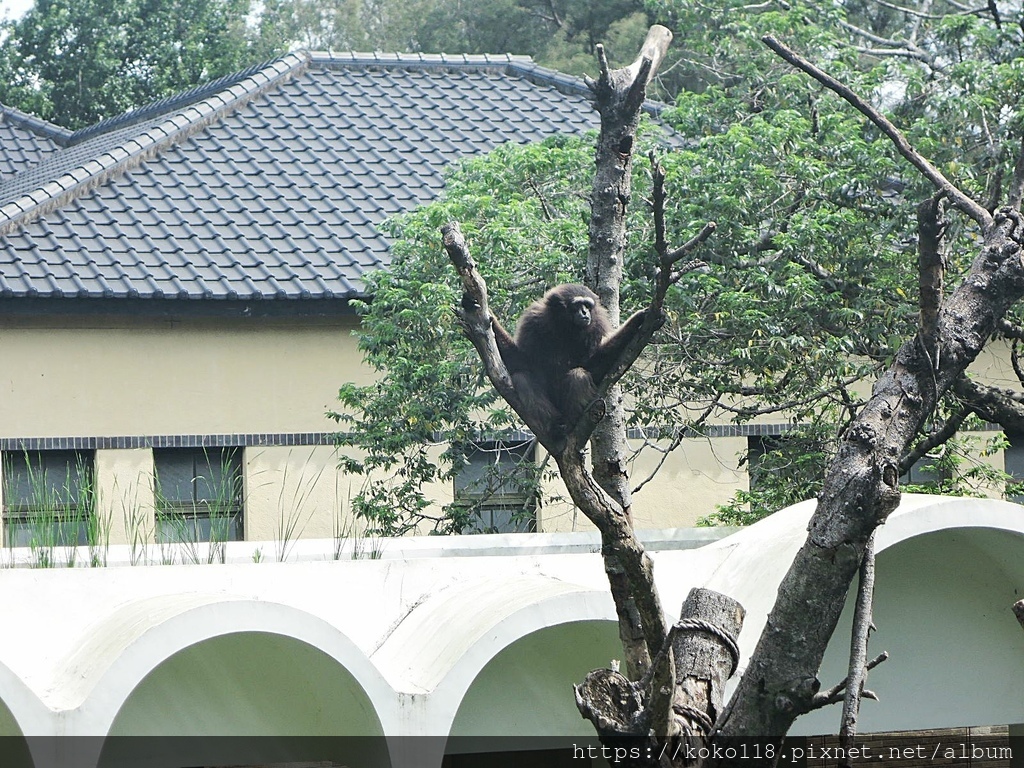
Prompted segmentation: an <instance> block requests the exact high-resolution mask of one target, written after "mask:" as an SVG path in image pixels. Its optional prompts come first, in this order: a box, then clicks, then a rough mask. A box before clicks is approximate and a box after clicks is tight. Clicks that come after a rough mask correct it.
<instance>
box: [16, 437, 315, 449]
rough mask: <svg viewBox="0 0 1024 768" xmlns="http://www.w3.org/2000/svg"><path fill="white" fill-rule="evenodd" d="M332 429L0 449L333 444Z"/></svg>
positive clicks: (28, 443) (24, 441)
mask: <svg viewBox="0 0 1024 768" xmlns="http://www.w3.org/2000/svg"><path fill="white" fill-rule="evenodd" d="M333 438H334V436H333V434H332V433H330V432H257V433H252V432H250V433H244V434H227V435H119V436H115V437H3V438H0V451H57V450H65V451H66V450H107V449H116V448H221V447H233V446H234V447H243V448H249V447H270V446H292V445H294V446H307V445H308V446H312V445H332V444H333V442H334V439H333Z"/></svg>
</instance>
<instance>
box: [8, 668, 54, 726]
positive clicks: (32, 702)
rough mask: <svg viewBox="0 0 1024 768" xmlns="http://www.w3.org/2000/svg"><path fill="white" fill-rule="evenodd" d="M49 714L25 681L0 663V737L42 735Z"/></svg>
mask: <svg viewBox="0 0 1024 768" xmlns="http://www.w3.org/2000/svg"><path fill="white" fill-rule="evenodd" d="M49 727H50V712H49V710H48V709H47V708H46V706H45V705H44V704H43V702H42V701H41V700H40V699H39V697H38V696H37V695H36V694H35V692H34V691H32V689H30V688H29V687H28V686H27V685H26V684H25V681H24V680H22V679H21V677H20V676H19V675H18V674H16V673H15V672H14V671H13V670H12V669H11V668H10V667H8V666H7V665H6V664H5V663H3V662H2V661H0V737H4V736H23V735H26V734H33V733H46V732H47V730H48V729H49Z"/></svg>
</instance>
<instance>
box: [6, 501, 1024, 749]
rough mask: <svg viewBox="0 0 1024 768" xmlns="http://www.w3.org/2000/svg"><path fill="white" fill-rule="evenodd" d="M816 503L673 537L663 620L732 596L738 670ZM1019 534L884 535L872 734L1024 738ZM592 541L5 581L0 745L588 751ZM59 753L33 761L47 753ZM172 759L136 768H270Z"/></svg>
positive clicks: (999, 522)
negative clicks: (982, 731) (582, 741)
mask: <svg viewBox="0 0 1024 768" xmlns="http://www.w3.org/2000/svg"><path fill="white" fill-rule="evenodd" d="M812 506H813V505H810V504H801V505H797V506H796V507H791V508H790V509H787V510H783V511H782V512H780V513H778V514H777V515H775V516H773V517H772V518H770V519H768V520H765V521H762V522H761V523H758V524H757V525H754V526H751V527H749V528H746V529H743V530H742V531H739V532H736V533H735V534H733V535H732V536H729V537H727V538H722V539H719V540H717V541H713V542H711V543H705V542H706V540H704V541H702V540H699V539H694V540H693V541H691V542H688V543H689V544H692V545H695V547H691V548H682V549H680V548H679V547H680V546H685V545H686V544H687V542H683V541H681V540H680V539H679V538H678V532H677V533H674V534H673V535H670V536H665V537H663V538H661V539H658V538H655V539H652V540H650V541H649V542H648V543H649V546H650V548H651V550H652V552H653V553H654V554H653V556H654V560H655V576H656V579H657V582H658V585H659V589H660V591H661V594H662V598H663V603H664V605H665V607H666V610H667V611H668V612H669V613H670V614H675V612H676V611H677V610H678V606H679V604H680V603H681V601H682V599H683V598H684V597H685V594H686V593H687V592H688V590H689V589H690V588H691V587H693V586H699V585H705V586H709V587H711V588H715V589H721V590H724V591H727V592H728V593H729V594H730V595H732V596H733V597H735V598H736V599H738V600H740V602H741V603H742V604H743V605H744V606H745V608H746V609H747V619H746V623H745V626H744V629H743V632H742V633H741V635H740V650H741V655H742V658H741V660H740V668H741V669H743V668H744V667H745V664H746V659H747V658H748V657H749V654H750V652H751V650H752V648H753V646H754V644H755V643H756V640H757V638H758V636H759V635H760V632H761V630H762V628H763V626H764V622H765V618H766V615H767V612H768V610H769V609H770V607H771V605H772V602H773V601H774V597H775V593H776V591H777V587H778V583H779V580H780V579H781V577H782V574H783V573H784V572H785V570H786V568H787V566H788V563H789V562H790V561H791V558H792V556H793V553H794V552H795V550H796V548H797V547H798V546H799V545H800V543H801V542H802V541H803V539H804V538H805V536H806V525H807V519H808V516H809V514H810V511H811V507H812ZM1022 520H1024V518H1022V516H1021V514H1020V507H1018V506H1016V505H1013V504H1008V503H1005V502H999V501H992V500H981V499H945V498H941V497H908V498H906V499H905V503H904V504H903V505H902V506H901V508H900V509H899V510H897V512H895V513H894V514H893V516H892V517H891V518H890V521H889V523H887V525H886V526H885V527H883V529H882V530H881V534H880V536H879V548H880V556H879V574H878V603H877V607H876V623H877V624H878V626H879V631H878V633H877V634H876V635H875V637H874V638H873V640H872V650H873V651H878V650H889V651H890V652H891V653H892V659H891V660H890V661H888V662H886V664H884V665H882V666H881V667H879V668H878V669H876V670H875V671H874V672H872V674H871V677H870V687H871V688H872V689H874V690H876V691H877V692H878V693H879V695H880V698H881V700H880V701H879V702H870V701H869V702H865V704H864V708H863V710H862V717H863V720H862V726H863V730H872V729H877V730H891V729H900V728H906V729H923V728H936V727H952V726H963V725H1003V724H1007V723H1008V722H1013V721H1020V720H1024V706H1022V704H1021V698H1020V696H1019V691H1020V689H1021V685H1022V684H1024V671H1021V669H1020V665H1019V664H1016V660H1017V659H1019V657H1020V654H1021V652H1022V651H1024V647H1022V644H1024V640H1022V638H1021V637H1020V635H1021V632H1020V628H1019V625H1017V623H1016V620H1015V619H1014V618H1013V615H1012V613H1011V612H1010V610H1009V607H1010V605H1011V604H1012V602H1013V601H1014V600H1015V599H1016V598H1017V596H1018V593H1019V591H1020V588H1021V581H1022V579H1024V566H1022V565H1021V563H1024V558H1022V557H1021V552H1022V547H1024V524H1022ZM491 539H493V540H494V541H493V543H492V545H491V546H489V547H484V546H483V545H484V544H487V543H488V542H489V541H490V540H491ZM517 542H529V545H528V546H526V545H523V546H517ZM701 544H703V546H697V545H701ZM594 546H595V541H594V538H593V537H592V536H590V535H589V534H537V535H534V536H517V535H509V536H498V537H489V536H477V537H456V538H439V537H430V538H429V539H428V538H424V539H420V540H417V539H396V540H393V541H389V542H387V544H386V550H387V551H386V556H385V558H384V559H380V560H363V561H358V560H357V561H345V562H330V561H325V560H324V559H323V558H322V556H319V557H318V556H313V555H310V556H309V557H308V559H305V560H304V561H302V562H290V563H272V562H265V563H252V562H238V563H235V564H229V565H199V566H197V565H192V566H186V565H174V566H152V567H141V566H138V567H131V566H124V567H108V568H92V569H87V568H78V569H48V570H33V569H6V570H0V615H3V616H4V618H5V621H6V622H7V624H8V626H10V627H16V628H17V631H11V632H7V633H0V732H2V734H5V735H18V734H25V735H34V736H46V735H56V734H62V735H93V736H101V735H108V734H114V735H150V736H160V735H163V736H193V737H195V736H204V735H213V734H216V735H236V736H243V737H249V736H254V735H267V736H279V737H299V736H354V735H356V736H370V737H372V736H380V735H381V734H384V735H386V736H389V737H391V736H394V737H404V736H430V737H434V739H433V740H423V741H416V742H414V745H415V746H416V748H417V749H418V750H419V751H418V752H417V753H416V754H412V755H409V756H408V762H407V763H403V762H402V761H401V759H396V762H395V763H394V764H395V765H418V766H430V765H438V764H439V761H440V751H438V752H437V754H433V755H424V754H423V750H424V749H427V750H428V751H429V749H432V748H435V747H436V748H438V750H441V749H443V747H444V742H445V738H447V737H452V736H453V737H460V738H461V737H505V736H517V737H522V736H533V737H540V736H558V737H562V738H566V737H567V738H570V739H572V738H577V737H579V738H583V737H587V736H589V735H590V734H589V729H588V726H587V725H586V723H585V722H584V721H582V720H581V719H580V718H579V716H578V713H577V712H576V711H575V708H574V706H573V700H572V691H571V684H572V683H576V682H579V681H580V679H581V678H582V676H583V675H584V674H585V673H586V672H587V671H588V670H589V669H592V668H595V667H604V666H606V665H608V664H609V663H610V662H611V660H612V659H614V658H617V657H619V655H620V651H619V646H618V643H617V640H616V634H617V633H616V629H615V623H614V608H613V606H612V604H611V600H610V597H609V595H608V588H607V580H606V576H605V574H604V571H603V566H602V563H601V560H600V557H599V555H598V554H596V553H595V552H594V551H593V550H594ZM847 647H848V637H847V635H846V633H845V631H844V628H843V627H841V628H840V630H839V631H838V632H837V633H836V634H835V636H834V637H833V640H832V643H831V645H830V648H829V651H828V655H827V659H826V663H825V667H824V669H823V671H822V680H823V682H824V684H826V685H828V684H831V683H832V682H834V681H835V680H838V679H839V678H840V677H842V676H843V675H845V661H844V660H845V656H846V652H847V651H846V649H847ZM837 716H838V710H837V709H835V708H834V709H832V710H829V711H824V712H819V713H816V714H814V715H812V716H808V717H805V718H800V719H799V720H798V721H797V728H796V732H798V733H823V732H824V733H830V732H834V731H835V729H836V725H835V722H836V721H835V718H836V717H837ZM65 743H66V742H64V741H62V740H55V739H44V740H40V741H32V742H30V744H29V746H30V748H31V749H32V750H33V755H34V756H36V757H39V755H36V753H35V752H36V750H40V749H46V748H54V747H55V746H59V745H63V744H65ZM72 743H73V744H75V745H77V747H78V748H79V749H83V748H85V750H86V751H85V752H84V753H83V754H81V755H77V756H76V760H77V762H68V761H66V760H65V761H60V762H50V763H47V762H45V761H44V762H40V763H37V765H50V764H53V765H61V766H62V767H64V768H68V767H69V766H74V767H75V768H78V766H82V768H91V766H94V765H95V764H96V761H97V760H98V759H101V757H102V756H101V755H99V754H98V751H97V752H96V753H94V754H88V749H95V750H99V748H100V747H101V746H102V742H101V740H99V739H94V740H91V741H86V742H84V743H83V742H72ZM240 743H247V742H246V741H245V740H242V741H241V742H234V747H237V746H238V744H240ZM147 744H148V742H142V743H141V745H142V746H143V747H145V746H146V745H147ZM373 744H375V745H376V747H377V748H378V749H379V748H381V747H382V746H384V742H382V741H380V740H377V741H376V742H371V745H373ZM185 745H186V746H188V745H195V746H196V748H197V749H198V748H206V747H207V746H209V745H205V744H203V743H201V742H199V741H195V740H190V741H188V742H185ZM431 745H433V746H431ZM492 745H493V742H492ZM179 746H181V745H180V744H179ZM115 747H116V743H115V744H114V745H112V746H111V748H112V749H113V748H115ZM387 748H388V749H389V750H392V757H395V756H396V755H399V754H400V753H401V749H402V745H401V744H400V743H392V742H390V741H388V742H387ZM513 748H515V747H513ZM520 748H521V747H520ZM107 757H110V756H107ZM264 757H265V756H264ZM299 757H301V758H302V759H313V758H314V756H313V755H311V754H305V753H304V754H302V755H301V756H298V755H297V756H296V759H298V758H299ZM320 757H321V759H330V757H331V756H326V755H325V756H320ZM229 758H230V759H229ZM174 759H176V760H177V762H176V763H175V762H174V760H170V759H169V758H168V756H167V755H162V756H161V755H154V756H153V760H152V761H151V762H150V761H138V760H136V761H130V762H129V763H128V764H132V765H137V766H141V765H153V766H157V765H170V764H178V765H181V764H225V765H226V764H239V763H244V762H268V761H267V760H265V759H264V760H262V761H256V760H252V759H250V756H245V755H240V754H231V755H221V756H220V759H215V757H214V756H213V755H212V754H205V753H204V754H199V753H197V754H195V755H192V754H190V755H189V757H188V758H187V759H184V758H182V756H181V755H176V756H174ZM90 761H91V762H90ZM270 762H277V761H270ZM340 762H344V761H343V760H341V761H340ZM102 764H108V763H107V761H106V759H104V760H103V761H102ZM109 764H116V762H114V761H113V760H111V761H110V763H109Z"/></svg>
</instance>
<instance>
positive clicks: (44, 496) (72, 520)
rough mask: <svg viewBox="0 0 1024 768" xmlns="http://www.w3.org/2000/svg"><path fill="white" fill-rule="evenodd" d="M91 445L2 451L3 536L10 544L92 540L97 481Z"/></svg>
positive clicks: (68, 543)
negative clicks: (75, 448)
mask: <svg viewBox="0 0 1024 768" xmlns="http://www.w3.org/2000/svg"><path fill="white" fill-rule="evenodd" d="M93 463H94V462H93V452H92V451H21V452H18V451H10V452H5V453H4V454H3V497H4V508H3V524H4V541H5V542H6V543H7V545H8V546H12V547H42V548H44V549H45V548H48V547H53V546H74V545H79V544H88V543H89V527H90V521H91V520H92V519H93V515H94V511H95V500H96V490H95V489H96V486H95V482H94V479H93V477H94V475H93Z"/></svg>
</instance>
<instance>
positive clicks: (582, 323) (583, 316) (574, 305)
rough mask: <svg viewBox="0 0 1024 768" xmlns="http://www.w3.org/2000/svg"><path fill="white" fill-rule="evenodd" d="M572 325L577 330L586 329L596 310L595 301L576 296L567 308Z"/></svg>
mask: <svg viewBox="0 0 1024 768" xmlns="http://www.w3.org/2000/svg"><path fill="white" fill-rule="evenodd" d="M566 310H567V311H568V312H569V317H570V319H571V321H572V324H573V325H575V326H576V327H577V328H586V327H587V326H588V325H590V320H591V317H592V313H593V310H594V300H593V299H590V298H587V297H586V296H575V297H573V299H572V301H571V302H570V303H569V305H568V306H567V307H566Z"/></svg>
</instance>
